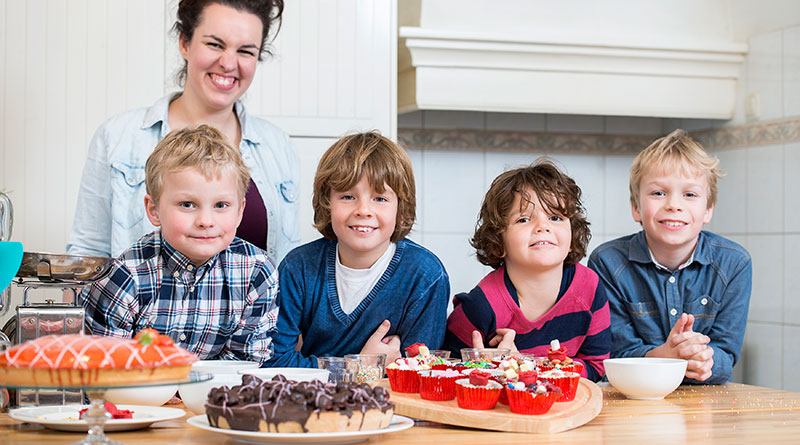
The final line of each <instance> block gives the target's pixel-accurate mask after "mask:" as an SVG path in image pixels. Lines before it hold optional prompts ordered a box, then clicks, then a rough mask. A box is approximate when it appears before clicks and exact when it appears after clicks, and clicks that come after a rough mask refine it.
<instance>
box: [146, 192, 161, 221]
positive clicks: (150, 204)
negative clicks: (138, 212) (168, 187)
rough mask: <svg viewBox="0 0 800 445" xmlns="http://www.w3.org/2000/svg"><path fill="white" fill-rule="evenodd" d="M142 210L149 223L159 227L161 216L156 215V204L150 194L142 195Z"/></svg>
mask: <svg viewBox="0 0 800 445" xmlns="http://www.w3.org/2000/svg"><path fill="white" fill-rule="evenodd" d="M144 211H145V213H146V214H147V219H149V220H150V224H152V225H154V226H156V227H159V226H160V225H161V218H159V217H158V206H157V205H156V202H155V201H154V200H153V198H152V197H150V195H144Z"/></svg>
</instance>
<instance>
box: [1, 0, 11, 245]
mask: <svg viewBox="0 0 800 445" xmlns="http://www.w3.org/2000/svg"><path fill="white" fill-rule="evenodd" d="M0 23H3V30H0V60H3V61H5V60H6V33H5V29H6V25H5V23H6V0H0ZM0 88H2V89H3V93H0V143H2V144H3V146H2V149H0V191H7V189H8V184H7V183H6V181H7V177H8V176H7V171H6V170H7V169H8V168H9V167H8V165H9V163H8V161H7V160H6V150H5V139H4V136H3V135H5V134H6V120H5V115H6V95H5V91H6V90H7V89H8V87H7V85H6V66H5V65H3V66H0ZM12 235H13V233H12Z"/></svg>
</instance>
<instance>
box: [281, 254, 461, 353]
mask: <svg viewBox="0 0 800 445" xmlns="http://www.w3.org/2000/svg"><path fill="white" fill-rule="evenodd" d="M335 268H336V241H331V240H327V239H324V238H323V239H318V240H316V241H312V242H310V243H308V244H305V245H303V246H300V247H298V248H296V249H294V250H292V251H291V252H289V254H288V255H287V256H286V258H285V259H284V260H283V262H281V265H280V267H279V268H278V278H279V280H280V293H279V295H278V301H279V304H280V312H279V315H278V326H277V330H278V333H277V335H275V336H273V340H272V341H273V344H274V347H275V353H274V354H273V355H272V358H271V359H270V361H269V362H268V363H267V365H266V366H281V367H287V366H288V367H316V366H317V357H318V356H319V357H322V356H335V357H344V355H345V354H357V353H358V352H359V351H361V348H362V347H363V346H364V344H365V343H366V342H367V339H368V338H369V337H370V335H372V333H373V332H375V329H377V328H378V326H379V325H380V324H381V322H383V320H385V319H386V320H389V321H390V322H391V323H392V326H391V328H390V330H389V333H388V334H387V335H398V336H400V341H401V343H402V348H405V347H407V346H409V345H411V344H413V343H417V342H420V343H425V344H426V345H428V347H430V349H438V348H439V347H440V346H441V344H442V340H443V339H444V330H445V326H446V323H447V301H448V298H449V295H450V281H449V278H448V277H447V272H445V270H444V266H443V265H442V263H441V261H439V259H438V258H436V256H435V255H434V254H433V253H431V252H430V251H428V250H427V249H425V248H424V247H422V246H420V245H418V244H416V243H414V242H413V241H410V240H400V241H398V242H397V249H396V250H395V253H394V256H393V257H392V260H391V262H390V263H389V266H388V267H387V268H386V271H385V272H384V273H383V275H382V276H381V278H380V279H379V280H378V282H377V284H375V287H373V288H372V290H371V291H370V292H369V294H367V296H366V298H364V300H363V301H362V302H361V303H360V304H359V305H358V306H357V307H356V309H355V310H353V312H351V313H350V314H349V315H348V314H345V313H344V312H343V311H342V308H341V306H340V305H339V295H338V293H337V291H336V273H335ZM299 335H302V336H303V346H302V348H301V349H300V351H296V350H295V348H296V346H297V338H298V336H299Z"/></svg>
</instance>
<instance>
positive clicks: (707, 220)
mask: <svg viewBox="0 0 800 445" xmlns="http://www.w3.org/2000/svg"><path fill="white" fill-rule="evenodd" d="M712 216H714V206H713V205H712V206H711V207H709V208H707V209H706V214H705V215H703V224H708V223H710V222H711V217H712Z"/></svg>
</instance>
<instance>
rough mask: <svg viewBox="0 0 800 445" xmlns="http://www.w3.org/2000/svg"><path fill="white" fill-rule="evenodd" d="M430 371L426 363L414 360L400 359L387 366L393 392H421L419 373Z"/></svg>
mask: <svg viewBox="0 0 800 445" xmlns="http://www.w3.org/2000/svg"><path fill="white" fill-rule="evenodd" d="M428 369H430V366H428V365H426V364H425V363H420V362H419V361H418V360H417V359H414V358H399V359H397V360H395V361H394V362H393V363H390V364H389V365H388V366H386V374H387V375H388V376H389V385H391V387H392V391H397V392H405V393H415V392H419V373H418V371H424V370H428Z"/></svg>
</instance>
